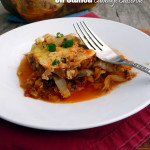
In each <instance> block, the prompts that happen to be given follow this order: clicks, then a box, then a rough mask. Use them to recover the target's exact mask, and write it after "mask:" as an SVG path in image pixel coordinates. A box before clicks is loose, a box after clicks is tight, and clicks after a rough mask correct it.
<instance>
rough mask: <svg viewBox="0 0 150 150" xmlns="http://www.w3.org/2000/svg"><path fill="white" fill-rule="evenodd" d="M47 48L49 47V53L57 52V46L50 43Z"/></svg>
mask: <svg viewBox="0 0 150 150" xmlns="http://www.w3.org/2000/svg"><path fill="white" fill-rule="evenodd" d="M46 46H47V47H48V51H49V52H55V51H56V45H55V44H53V43H50V44H46Z"/></svg>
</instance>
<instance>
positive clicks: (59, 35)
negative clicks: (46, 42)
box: [56, 32, 64, 38]
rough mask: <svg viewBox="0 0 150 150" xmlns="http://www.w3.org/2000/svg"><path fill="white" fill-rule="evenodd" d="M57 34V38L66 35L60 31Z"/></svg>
mask: <svg viewBox="0 0 150 150" xmlns="http://www.w3.org/2000/svg"><path fill="white" fill-rule="evenodd" d="M56 36H57V38H60V37H63V36H64V35H63V34H61V33H60V32H58V33H57V35H56Z"/></svg>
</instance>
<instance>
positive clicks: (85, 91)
mask: <svg viewBox="0 0 150 150" xmlns="http://www.w3.org/2000/svg"><path fill="white" fill-rule="evenodd" d="M32 73H33V71H32V69H31V67H30V64H29V62H28V60H27V58H26V57H24V58H23V59H22V61H21V63H20V66H19V68H18V71H17V75H18V77H19V81H20V86H21V88H23V90H24V91H26V90H27V89H26V86H25V82H26V81H27V79H28V78H29V76H30V75H31V74H32ZM94 84H95V85H96V84H97V85H98V88H96V89H95V87H94ZM116 85H118V83H113V84H111V86H112V88H114V87H116ZM103 86H104V85H103V83H97V82H95V83H88V84H87V85H86V86H85V87H82V89H80V90H75V91H73V92H72V93H71V96H70V97H68V98H65V99H64V98H62V97H61V96H60V95H56V96H53V97H52V98H49V99H41V100H44V101H46V102H53V103H75V102H81V101H85V100H91V99H93V98H97V97H100V96H102V95H104V94H107V93H108V91H107V92H102V88H103ZM29 97H30V96H29ZM33 98H34V97H33ZM36 99H39V98H36Z"/></svg>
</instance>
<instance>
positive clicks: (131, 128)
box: [0, 13, 150, 150]
mask: <svg viewBox="0 0 150 150" xmlns="http://www.w3.org/2000/svg"><path fill="white" fill-rule="evenodd" d="M92 14H93V13H90V17H92ZM84 16H85V15H84ZM86 16H88V15H86ZM94 16H95V15H94ZM149 137H150V105H149V106H147V107H146V108H145V109H143V110H141V111H140V112H138V113H136V114H135V115H133V116H131V117H128V118H126V119H124V120H121V121H118V122H116V123H112V124H109V125H105V126H102V127H97V128H92V129H86V130H78V131H63V132H62V131H43V130H36V129H31V128H27V127H22V126H19V125H15V124H13V123H10V122H7V121H5V120H3V119H0V150H134V149H136V148H137V147H138V146H140V145H141V144H142V143H143V142H145V141H146V140H147V139H148V138H149Z"/></svg>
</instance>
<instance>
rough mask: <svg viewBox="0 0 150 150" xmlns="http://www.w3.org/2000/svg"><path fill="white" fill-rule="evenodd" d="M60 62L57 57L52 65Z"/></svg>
mask: <svg viewBox="0 0 150 150" xmlns="http://www.w3.org/2000/svg"><path fill="white" fill-rule="evenodd" d="M58 64H60V61H59V60H58V59H55V60H54V61H53V63H52V65H58Z"/></svg>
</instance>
